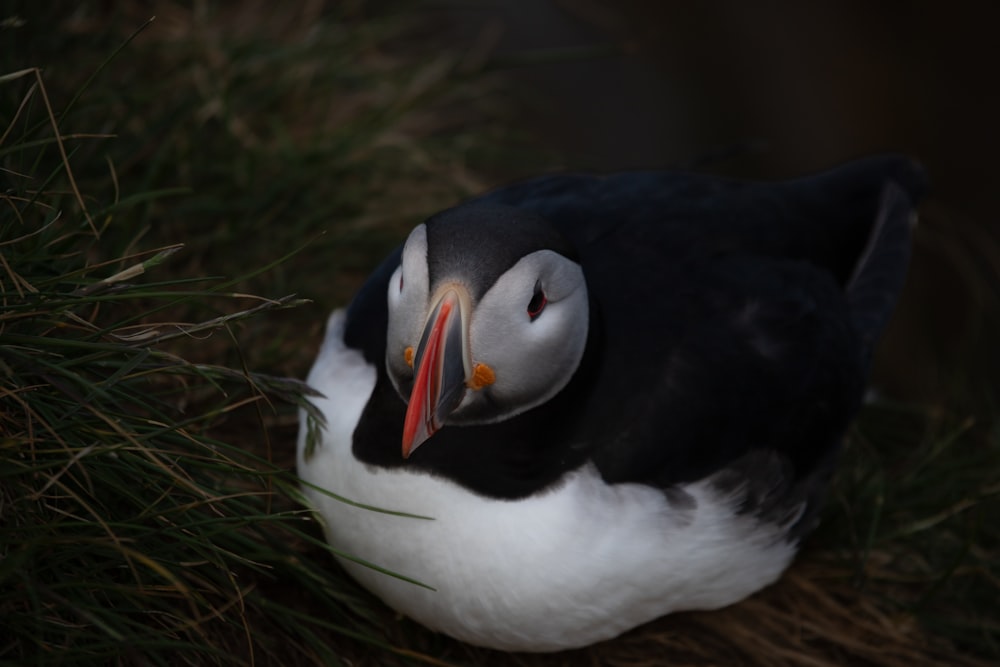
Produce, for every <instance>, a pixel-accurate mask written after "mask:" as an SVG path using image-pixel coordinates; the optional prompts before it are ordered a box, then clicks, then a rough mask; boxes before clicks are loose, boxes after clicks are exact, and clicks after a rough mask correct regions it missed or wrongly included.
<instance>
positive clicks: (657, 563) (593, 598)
mask: <svg viewBox="0 0 1000 667" xmlns="http://www.w3.org/2000/svg"><path fill="white" fill-rule="evenodd" d="M344 319H345V317H344V313H343V311H337V312H334V313H333V315H332V316H331V317H330V321H329V323H328V330H327V336H326V340H325V341H324V343H323V347H322V349H321V351H320V355H319V358H318V359H317V361H316V364H315V366H314V367H313V369H312V371H311V373H310V375H309V384H311V385H312V386H313V387H315V388H316V389H318V390H319V391H321V392H322V393H323V394H324V395H325V396H326V398H314V399H312V400H313V402H314V403H315V404H316V406H317V407H319V409H320V410H321V411H322V412H323V413H324V414H325V415H326V419H327V426H326V430H325V432H324V434H323V438H322V441H321V442H320V443H318V445H317V448H316V450H315V452H314V454H313V455H312V457H311V458H310V459H309V460H308V461H305V460H304V456H303V455H304V444H305V442H304V441H305V428H302V429H301V430H300V435H299V455H298V456H299V458H298V466H299V475H300V476H301V477H302V479H303V480H305V481H306V482H308V483H310V484H313V485H316V486H319V487H322V488H325V489H328V490H329V491H331V492H332V493H335V494H338V495H340V496H344V497H346V498H349V499H350V500H352V501H355V502H359V503H363V504H367V505H372V506H375V507H379V508H383V509H387V510H397V511H402V512H407V513H410V514H417V515H421V516H426V517H432V518H431V519H417V518H410V517H400V516H393V515H389V514H384V513H379V512H374V511H371V510H367V509H363V508H359V507H355V506H352V505H349V504H346V503H343V502H340V501H338V500H336V499H333V498H331V497H329V496H328V495H325V494H322V493H319V492H317V491H315V490H314V489H311V488H309V487H305V493H306V495H307V496H308V498H309V499H310V501H311V502H312V503H313V506H314V507H315V509H316V510H318V512H319V514H320V516H321V517H322V519H323V522H324V525H325V530H326V534H327V538H328V540H329V541H330V543H331V544H332V545H333V546H334V547H335V548H336V549H338V550H340V551H342V552H343V553H345V554H349V555H351V556H355V557H357V558H360V559H363V560H366V561H369V562H371V563H374V564H376V565H378V566H380V567H383V568H386V569H388V570H390V571H393V572H397V573H399V574H402V575H405V576H407V577H411V578H413V579H416V580H418V581H420V582H422V583H424V584H426V585H427V586H430V587H432V588H433V590H429V589H427V588H422V587H419V586H416V585H414V584H412V583H409V582H405V581H401V580H399V579H397V578H394V577H391V576H389V575H386V574H383V573H380V572H377V571H375V570H373V569H370V568H367V567H364V566H362V565H359V564H357V563H355V562H351V561H348V560H345V559H342V562H343V564H344V567H346V568H347V570H348V571H349V572H350V573H351V575H352V576H354V577H355V578H356V579H357V580H358V581H360V582H361V583H362V584H363V585H364V586H366V587H367V588H368V589H370V590H371V591H373V592H374V593H376V594H377V595H378V596H379V597H381V598H382V599H383V600H384V601H385V602H386V603H388V604H389V605H391V606H392V607H393V608H395V609H396V610H398V611H400V612H401V613H403V614H406V615H407V616H410V617H411V618H413V619H415V620H417V621H419V622H420V623H423V624H424V625H426V626H428V627H430V628H432V629H435V630H438V631H441V632H444V633H447V634H449V635H452V636H454V637H456V638H458V639H461V640H464V641H467V642H470V643H473V644H479V645H482V646H488V647H492V648H498V649H505V650H530V651H550V650H559V649H565V648H572V647H577V646H583V645H586V644H590V643H593V642H596V641H599V640H602V639H607V638H610V637H614V636H616V635H618V634H620V633H622V632H624V631H626V630H628V629H630V628H632V627H634V626H636V625H638V624H640V623H643V622H645V621H648V620H651V619H654V618H656V617H658V616H661V615H663V614H666V613H668V612H672V611H678V610H682V609H713V608H718V607H721V606H724V605H727V604H730V603H732V602H735V601H737V600H740V599H742V598H744V597H746V596H747V595H749V594H751V593H753V592H754V591H756V590H758V589H759V588H762V587H763V586H765V585H767V584H769V583H771V582H772V581H774V580H775V579H777V578H778V576H779V575H780V574H781V572H782V571H783V570H784V569H785V567H786V566H787V565H788V563H789V562H790V560H791V558H792V556H793V555H794V551H795V547H794V545H792V544H790V543H788V542H787V541H785V540H784V539H783V534H784V530H783V528H782V527H779V526H773V525H769V524H762V523H760V522H759V521H757V520H756V519H755V518H753V517H752V516H750V515H746V514H743V515H738V514H736V512H735V509H734V507H735V506H736V504H737V502H738V498H735V497H726V496H722V495H720V493H719V492H718V491H716V490H715V488H714V487H713V486H712V485H711V484H710V483H709V482H708V481H701V482H697V483H693V484H690V485H687V486H686V487H684V489H683V490H684V491H685V492H686V493H688V494H689V495H690V496H692V497H693V498H694V500H695V502H696V505H695V506H694V509H685V507H684V505H685V504H683V503H677V504H676V505H675V506H672V505H671V504H670V502H669V501H668V499H667V496H666V495H665V494H664V493H663V492H661V491H658V490H656V489H654V488H651V487H648V486H644V485H640V484H618V485H614V486H609V485H607V484H605V483H604V482H603V481H602V480H601V478H600V476H599V474H598V473H597V471H596V470H595V469H594V468H593V467H592V466H588V467H584V468H582V469H580V470H577V471H575V472H573V473H570V474H568V475H567V476H566V478H565V479H564V480H563V482H562V483H561V484H559V485H558V486H557V487H556V488H553V489H552V490H550V491H548V492H546V493H544V494H540V495H537V496H533V497H530V498H526V499H523V500H517V501H503V500H495V499H489V498H484V497H481V496H478V495H476V494H473V493H471V492H469V491H467V490H465V489H463V488H461V487H460V486H458V485H456V484H454V483H452V482H450V481H448V480H446V479H443V478H439V477H434V476H431V475H428V474H426V473H417V472H408V471H407V470H406V469H405V467H404V468H400V469H395V470H384V469H378V468H375V467H374V466H369V465H365V464H362V463H359V462H358V461H357V460H356V459H355V458H354V456H353V455H352V453H351V436H352V433H353V431H354V427H355V425H356V424H357V423H358V420H359V418H360V415H361V412H362V410H363V408H364V406H365V404H366V402H367V400H368V397H369V396H370V394H371V392H372V389H373V388H374V386H375V368H374V367H372V366H370V365H368V364H367V363H366V362H365V361H364V359H363V358H362V356H361V354H360V353H359V352H358V351H356V350H352V349H349V348H347V347H345V346H344V344H343V340H342V335H343V326H344ZM303 419H304V417H303ZM426 446H428V447H433V442H428V443H427V445H426ZM469 446H470V447H475V443H474V442H470V443H469Z"/></svg>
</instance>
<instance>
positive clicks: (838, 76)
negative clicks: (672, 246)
mask: <svg viewBox="0 0 1000 667" xmlns="http://www.w3.org/2000/svg"><path fill="white" fill-rule="evenodd" d="M973 7H975V8H974V9H973ZM437 11H438V12H440V15H441V32H440V34H439V36H438V39H439V40H440V41H441V43H442V45H445V44H447V45H448V46H455V45H458V46H460V47H461V48H465V49H468V50H470V51H471V52H474V53H475V52H477V51H479V52H484V53H486V54H488V56H487V62H488V63H489V64H488V65H487V67H488V68H492V69H495V70H496V71H498V72H500V73H501V75H502V76H503V78H504V80H505V81H506V83H507V84H508V88H507V90H508V91H509V94H510V96H511V99H512V101H513V102H514V108H516V109H517V110H518V111H517V112H516V113H515V120H514V122H515V124H517V125H518V126H519V128H520V129H521V130H522V131H523V132H524V133H525V134H526V135H527V136H529V137H530V141H532V142H533V145H534V146H536V147H537V148H538V149H539V150H540V151H551V152H553V153H554V154H557V155H559V156H560V157H559V161H558V165H557V166H560V167H569V168H583V169H596V170H614V169H626V168H642V167H678V166H680V167H697V168H699V169H704V170H708V171H714V172H717V173H722V174H729V175H733V176H740V177H747V178H761V179H771V178H788V177H794V176H797V175H802V174H805V173H808V172H811V171H816V170H819V169H823V168H826V167H829V166H831V165H834V164H836V163H838V162H841V161H844V160H848V159H851V158H854V157H859V156H862V155H866V154H871V153H877V152H885V151H893V152H902V153H906V154H909V155H911V156H913V157H915V158H917V159H918V160H920V161H921V162H923V164H924V165H925V166H926V168H927V170H928V172H929V174H930V178H931V184H932V189H931V193H930V196H929V197H928V199H927V200H926V201H925V202H924V205H923V206H922V209H921V222H920V227H919V230H918V234H917V239H916V247H915V252H914V260H913V264H912V269H911V274H910V277H909V280H908V284H907V289H906V292H905V294H904V297H903V299H902V302H901V304H900V307H899V309H898V311H897V315H896V317H895V319H894V321H893V323H892V325H891V326H890V330H889V332H888V333H887V336H886V338H885V341H884V343H883V346H882V349H881V350H880V355H879V365H878V368H877V370H876V381H877V386H878V387H879V388H881V389H882V390H883V391H885V392H887V393H889V394H891V395H893V396H896V397H899V398H903V399H906V400H916V401H919V402H930V403H934V404H950V403H954V402H963V403H966V402H967V401H971V402H973V403H974V404H976V405H977V406H978V407H981V408H983V409H987V410H990V411H993V408H994V407H995V406H994V403H993V387H994V384H995V380H994V379H995V378H996V377H998V374H1000V363H998V355H997V352H996V348H997V345H996V336H997V335H998V334H997V332H998V331H1000V329H998V328H997V326H996V319H997V315H996V314H997V308H996V304H997V300H998V294H1000V289H998V284H1000V280H998V267H1000V244H998V239H1000V234H998V225H997V223H996V214H995V203H994V193H995V189H996V184H997V183H998V182H1000V167H998V162H997V154H998V150H1000V133H998V132H997V122H998V118H1000V86H998V85H997V83H996V81H997V73H996V68H997V65H998V64H1000V57H998V56H1000V53H998V51H997V47H996V39H995V35H996V26H997V25H998V19H1000V11H998V9H997V8H996V6H995V5H989V4H987V3H981V4H976V3H957V4H947V5H945V4H944V3H930V2H911V3H896V2H887V3H870V2H809V3H789V2H785V3H774V2H771V3H747V2H740V1H738V0H728V1H719V2H707V3H670V2H654V1H643V0H624V1H619V2H612V1H611V0H505V1H504V2H497V3H482V2H472V3H445V4H444V5H439V9H438V10H437ZM526 162H528V163H526ZM530 162H531V161H530V160H524V159H521V160H520V161H519V163H518V164H516V165H513V166H512V167H511V170H510V171H509V172H504V173H501V174H498V175H497V177H496V180H497V182H498V183H499V182H502V181H503V180H504V179H508V178H511V177H517V176H527V175H530V174H532V173H535V172H537V171H540V170H542V169H543V168H551V166H552V164H551V163H550V162H546V161H545V160H542V159H539V160H538V164H531V163H530Z"/></svg>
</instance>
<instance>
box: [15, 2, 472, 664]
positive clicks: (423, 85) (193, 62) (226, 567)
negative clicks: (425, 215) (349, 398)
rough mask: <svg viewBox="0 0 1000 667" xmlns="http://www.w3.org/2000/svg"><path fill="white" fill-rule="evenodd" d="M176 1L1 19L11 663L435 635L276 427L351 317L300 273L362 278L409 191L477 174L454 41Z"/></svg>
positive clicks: (459, 185) (252, 656) (291, 659)
mask: <svg viewBox="0 0 1000 667" xmlns="http://www.w3.org/2000/svg"><path fill="white" fill-rule="evenodd" d="M250 4H252V3H250ZM162 9H163V10H164V11H163V13H162V14H161V15H159V16H157V17H156V19H155V20H152V21H150V19H149V17H148V16H145V15H144V14H142V12H143V9H142V8H141V7H140V5H139V3H136V4H134V5H133V4H129V3H122V4H120V5H116V6H114V7H110V6H109V7H103V8H94V7H90V6H83V7H79V8H77V9H75V10H72V11H69V10H67V9H66V8H56V7H51V6H41V5H39V6H35V7H31V6H29V7H25V8H23V11H24V13H23V14H20V15H18V16H16V17H10V18H12V19H15V18H16V20H10V21H4V22H3V27H2V30H4V32H5V33H7V34H6V35H5V37H7V38H8V39H4V40H0V41H3V42H4V44H3V46H2V47H0V50H3V51H5V52H6V53H5V55H6V57H7V60H5V62H11V63H15V64H16V66H15V67H12V68H11V69H10V70H9V71H7V72H0V100H3V102H2V103H0V179H2V180H3V183H4V187H3V194H2V195H0V299H2V304H3V308H2V312H0V398H2V401H0V403H2V405H3V410H2V411H0V615H2V617H3V618H4V627H5V632H4V633H3V637H2V639H0V662H2V663H9V664H18V665H27V664H45V665H49V664H81V663H83V664H108V663H112V664H115V663H116V664H170V665H174V664H234V665H247V664H282V665H287V664H340V663H341V662H342V660H343V658H342V656H343V655H345V649H344V646H345V644H346V645H348V646H354V647H356V648H354V649H353V652H355V653H358V652H360V653H361V654H369V653H372V652H375V653H386V652H387V653H388V654H392V653H393V652H397V653H399V652H402V653H404V654H409V653H412V652H407V651H405V650H402V649H395V648H393V647H391V646H390V645H389V644H388V643H387V642H386V641H385V640H384V639H383V636H382V634H381V633H380V632H379V631H378V625H380V624H382V623H383V622H384V616H383V614H382V613H381V612H376V611H373V609H377V608H375V607H373V605H372V600H371V598H370V597H368V596H367V595H366V594H364V593H363V592H361V591H360V590H359V589H358V588H357V587H356V586H355V585H354V584H353V583H352V582H349V581H346V579H345V577H344V576H343V575H342V574H341V573H340V572H339V571H338V570H337V569H336V567H335V565H334V563H333V559H332V553H331V550H330V549H329V547H328V546H327V545H326V544H325V543H324V541H323V540H322V538H321V536H320V535H319V531H318V530H317V527H316V524H315V522H314V521H313V520H312V518H311V516H310V515H309V514H308V513H307V512H306V510H304V509H303V508H302V504H301V502H300V500H301V497H300V494H299V492H298V480H297V479H296V478H295V476H294V473H293V471H292V469H291V468H292V465H291V457H292V455H293V448H291V447H289V445H290V444H291V440H290V438H288V437H285V439H284V440H282V441H281V442H280V443H276V442H274V441H273V438H274V437H276V436H275V434H283V435H285V436H287V434H289V433H290V432H292V431H293V430H294V422H295V420H296V417H297V411H298V410H299V409H302V408H308V403H306V402H305V401H303V396H305V395H307V394H308V393H309V392H310V390H309V389H308V388H307V387H306V386H305V385H304V384H303V383H301V382H299V381H297V380H293V379H289V378H288V377H286V375H296V376H301V375H302V374H303V373H302V370H303V366H304V365H305V364H306V363H308V360H307V357H306V356H305V355H303V351H304V348H303V346H302V345H301V344H300V343H298V342H296V341H295V336H296V335H297V334H300V333H301V331H300V329H301V321H309V322H314V323H315V324H314V326H312V333H313V335H315V334H316V333H318V327H319V322H320V321H321V320H322V319H323V318H322V316H321V315H318V314H317V312H316V311H315V310H313V311H312V312H311V313H310V314H309V315H307V316H299V315H297V311H299V310H303V309H301V308H299V307H301V306H303V305H306V304H308V303H309V301H308V300H306V299H302V298H298V297H296V296H294V295H291V294H289V295H286V296H280V295H282V294H287V293H286V292H285V291H283V290H285V289H286V288H287V287H289V286H290V285H291V284H292V283H295V284H301V283H300V281H298V280H294V279H293V278H294V277H295V276H299V275H301V274H302V273H303V272H311V271H313V272H316V274H317V275H322V274H325V275H340V276H345V275H347V276H350V275H351V274H352V273H353V274H354V277H353V278H350V277H349V278H347V279H345V280H344V281H343V282H337V281H328V280H326V279H324V280H323V281H321V283H317V284H315V285H313V287H314V288H316V291H315V293H316V294H319V295H320V296H321V297H322V298H325V299H330V300H334V299H339V298H342V296H341V294H342V290H346V289H349V288H348V287H345V286H344V284H345V283H346V284H349V283H351V282H358V281H360V279H361V278H362V277H363V276H362V274H361V271H362V270H364V269H366V267H367V264H368V263H369V262H370V261H371V260H370V259H369V256H374V255H376V254H377V255H381V254H382V252H383V251H384V250H385V248H386V246H387V245H388V244H389V243H394V242H395V239H390V238H389V234H388V233H387V232H385V233H381V234H380V233H378V232H371V231H369V230H370V228H371V227H372V225H373V224H376V223H378V222H379V221H382V220H383V219H384V218H385V217H386V216H387V215H388V213H387V211H389V210H390V208H389V206H390V204H392V202H393V198H399V199H401V200H405V201H407V202H408V205H409V206H410V207H412V208H411V210H412V211H413V212H415V213H414V214H419V213H416V212H426V209H428V208H432V207H436V206H437V205H439V201H440V200H441V199H443V198H444V197H447V198H449V199H450V198H453V197H455V196H456V195H457V193H459V192H463V191H464V190H465V188H466V187H467V186H468V185H469V183H471V177H470V178H469V179H466V181H465V183H464V184H463V177H462V176H461V174H462V173H464V167H462V166H461V162H462V159H463V158H462V157H461V155H460V150H461V149H460V148H458V147H455V146H456V145H459V146H460V145H461V144H462V142H463V141H465V139H464V138H463V137H462V136H461V135H460V134H456V135H455V136H453V137H452V138H451V139H450V140H449V141H450V142H451V143H450V144H449V146H451V147H450V148H448V149H447V150H445V148H443V147H442V146H435V145H434V142H433V141H430V142H427V145H424V144H422V143H420V141H418V139H419V138H420V137H421V136H422V135H425V134H434V133H436V132H438V131H439V130H440V127H439V124H440V123H441V122H442V121H443V120H446V119H447V118H448V114H442V115H441V116H440V117H438V116H433V115H423V111H422V110H423V109H424V108H425V107H426V106H428V105H429V104H430V103H431V102H439V101H443V102H447V103H449V104H450V103H454V102H456V100H455V98H454V97H453V96H451V97H450V96H449V95H448V94H447V91H448V90H449V88H448V86H446V85H445V83H444V79H445V78H447V77H448V76H449V72H451V70H452V67H453V65H454V63H453V61H452V60H450V56H447V55H445V56H437V57H435V58H434V59H433V60H431V61H429V62H426V63H420V64H417V65H416V66H409V65H406V64H405V63H404V62H403V61H402V60H400V59H398V58H396V57H394V56H392V54H390V53H386V52H384V51H383V50H382V46H381V45H382V44H384V40H391V39H392V38H399V37H401V36H403V35H405V33H406V25H405V24H404V23H403V22H402V21H400V20H399V19H391V20H387V21H385V22H384V23H379V22H366V21H363V20H361V19H359V18H356V17H352V16H351V15H350V11H349V9H344V10H339V9H333V8H331V7H328V6H325V5H323V3H319V4H317V5H314V6H311V7H310V8H308V11H306V12H305V13H302V12H299V11H297V10H294V11H293V10H288V9H284V10H282V9H275V10H272V8H271V5H270V4H269V3H260V4H259V5H257V6H250V5H249V4H248V5H247V6H241V7H240V8H239V11H237V10H235V9H232V10H231V9H227V8H226V7H225V6H216V5H212V4H198V5H196V6H195V7H194V8H185V7H180V6H172V5H166V6H164V7H163V8H162ZM244 12H247V13H244ZM140 17H141V18H140ZM246 17H249V18H246ZM0 18H5V17H0ZM70 54H74V55H70ZM109 54H110V56H109ZM39 66H43V67H44V72H43V70H42V69H40V68H39ZM333 91H337V94H335V93H334V92H333ZM262 110H264V111H266V113H263V114H262V113H261V111H262ZM262 120H263V122H261V121H262ZM449 122H450V121H449ZM87 128H97V130H90V129H87ZM304 128H309V130H308V131H305V130H304ZM437 152H441V153H447V154H448V155H450V156H451V157H450V159H451V160H452V162H453V163H454V164H455V165H456V166H455V167H454V168H453V175H454V176H455V177H454V178H451V177H449V178H441V173H442V172H441V170H440V168H439V165H438V163H437V162H436V161H434V160H433V159H432V157H431V156H432V155H433V154H435V153H437ZM431 202H433V203H431ZM392 206H393V208H392V210H394V211H396V210H398V209H397V208H396V206H397V205H396V204H393V205H392ZM422 209H423V211H422ZM396 215H398V213H397V214H396ZM397 224H400V223H398V222H397ZM401 224H408V223H401ZM306 247H308V248H309V252H308V253H304V252H301V250H302V249H303V248H306ZM348 248H349V250H348ZM232 276H236V277H232ZM323 283H325V288H324V286H323ZM261 293H267V294H278V295H279V296H268V297H263V296H257V295H258V294H261ZM324 310H325V308H324ZM279 312H280V313H281V318H280V319H279V318H278V317H276V315H277V313H279ZM298 317H302V319H301V320H297V319H296V318H298ZM289 365H292V366H294V368H292V369H291V370H292V372H290V373H289V372H287V371H288V368H287V366H289ZM259 368H266V369H268V370H269V371H271V374H265V373H260V372H257V371H256V370H254V371H251V370H250V369H259ZM350 652H351V651H346V653H347V654H349V653H350ZM417 657H419V656H417ZM427 659H429V658H427Z"/></svg>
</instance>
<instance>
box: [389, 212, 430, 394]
mask: <svg viewBox="0 0 1000 667" xmlns="http://www.w3.org/2000/svg"><path fill="white" fill-rule="evenodd" d="M429 280H430V279H429V277H428V273H427V227H426V226H425V225H418V226H417V227H416V228H414V230H413V231H412V232H410V236H409V237H408V238H407V239H406V244H405V245H404V246H403V255H402V261H401V263H400V265H399V268H397V269H396V271H395V272H394V273H393V274H392V277H391V278H390V279H389V288H388V293H387V295H386V297H387V301H388V307H389V329H388V331H387V333H386V347H385V363H386V369H387V370H388V372H389V378H390V379H391V380H392V383H393V385H394V386H395V387H396V391H400V387H399V380H400V378H404V377H410V376H411V375H412V369H411V368H410V365H409V363H407V353H406V349H407V348H408V347H409V348H413V349H416V347H417V344H418V343H419V342H420V336H421V334H422V333H423V326H424V321H425V319H426V317H427V306H428V303H427V298H428V294H427V293H428V290H429V289H430V288H429V284H428V283H429ZM400 393H403V392H400Z"/></svg>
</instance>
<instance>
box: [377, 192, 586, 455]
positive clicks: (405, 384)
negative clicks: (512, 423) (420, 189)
mask: <svg viewBox="0 0 1000 667" xmlns="http://www.w3.org/2000/svg"><path fill="white" fill-rule="evenodd" d="M574 257H575V254H574V252H573V250H572V248H571V247H570V246H569V245H568V243H567V242H566V241H565V239H564V238H563V237H562V236H561V235H560V234H558V233H557V232H556V231H555V230H554V229H553V228H552V227H551V225H549V224H548V223H547V222H546V221H545V220H543V219H542V218H540V217H538V216H536V215H533V214H530V213H527V212H524V211H520V210H517V209H512V208H492V207H490V208H487V207H460V208H457V209H452V210H450V211H445V212H444V213H441V214H439V215H437V216H434V217H433V218H431V219H430V220H428V221H427V222H425V223H424V224H421V225H419V226H418V227H417V228H416V229H414V230H413V232H412V233H411V234H410V236H409V238H408V239H407V240H406V244H405V245H404V246H403V253H402V259H401V262H400V265H399V267H398V268H397V269H396V271H395V273H393V275H392V277H391V278H390V280H389V288H388V306H389V329H388V338H387V345H386V368H387V369H388V373H389V377H390V378H391V379H392V383H393V385H394V386H395V388H396V391H397V392H399V395H400V396H401V397H402V399H403V400H404V401H406V402H407V403H408V406H407V411H406V420H405V424H404V427H403V434H402V439H403V443H402V444H403V456H404V457H408V456H409V455H410V454H411V453H412V452H413V450H415V449H416V448H417V447H419V446H420V445H421V444H422V443H423V442H424V441H425V440H427V439H428V438H429V437H431V436H432V435H433V434H434V433H435V432H436V431H437V430H438V429H440V428H441V427H442V426H444V425H446V424H455V425H471V424H487V423H493V422H498V421H502V420H504V419H508V418H510V417H513V416H514V415H517V414H519V413H521V412H524V411H525V410H529V409H531V408H533V407H536V406H538V405H541V404H542V403H544V402H546V401H547V400H549V399H550V398H552V397H553V396H554V395H555V394H556V393H558V392H559V391H560V390H561V389H563V388H564V387H565V386H566V384H567V383H568V382H569V380H570V378H571V377H572V376H573V373H574V372H575V371H576V369H577V367H578V366H579V364H580V360H581V358H582V357H583V352H584V348H585V347H586V342H587V330H588V323H589V303H588V297H587V286H586V282H585V281H584V276H583V269H582V268H581V266H580V264H579V263H578V262H577V261H575V259H574Z"/></svg>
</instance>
